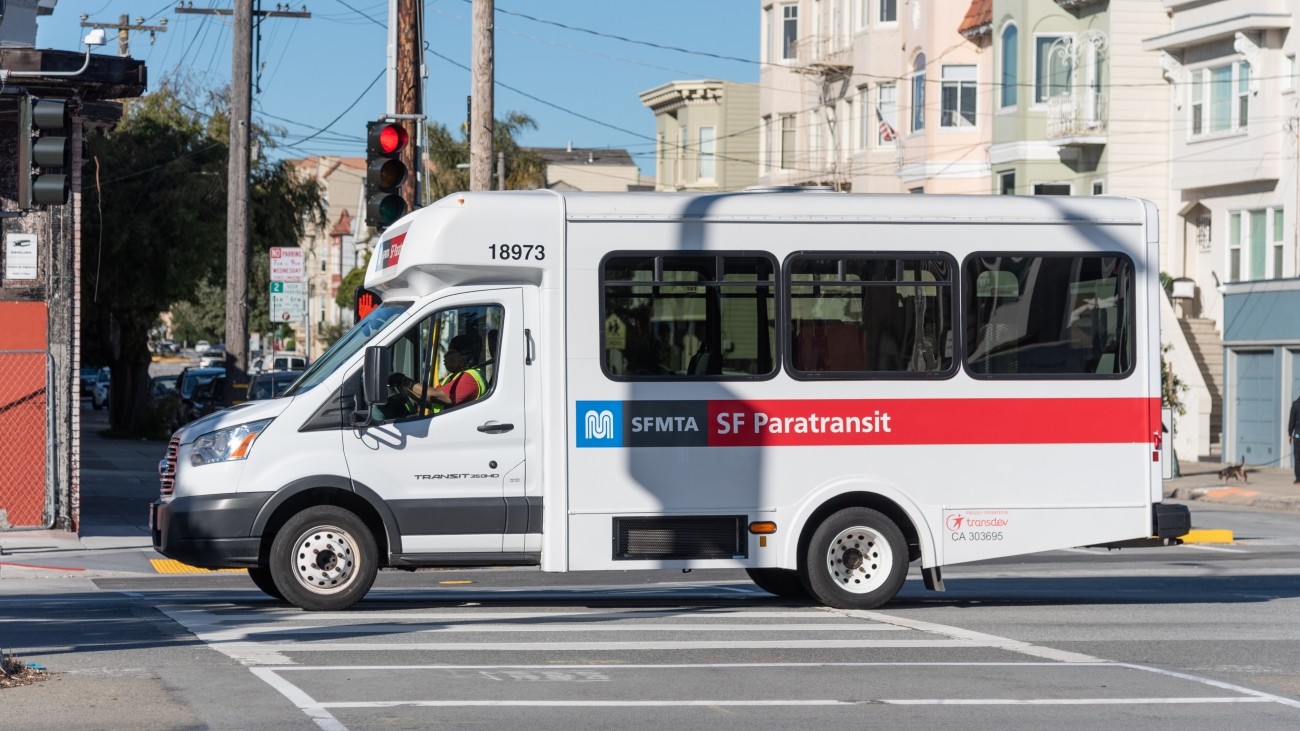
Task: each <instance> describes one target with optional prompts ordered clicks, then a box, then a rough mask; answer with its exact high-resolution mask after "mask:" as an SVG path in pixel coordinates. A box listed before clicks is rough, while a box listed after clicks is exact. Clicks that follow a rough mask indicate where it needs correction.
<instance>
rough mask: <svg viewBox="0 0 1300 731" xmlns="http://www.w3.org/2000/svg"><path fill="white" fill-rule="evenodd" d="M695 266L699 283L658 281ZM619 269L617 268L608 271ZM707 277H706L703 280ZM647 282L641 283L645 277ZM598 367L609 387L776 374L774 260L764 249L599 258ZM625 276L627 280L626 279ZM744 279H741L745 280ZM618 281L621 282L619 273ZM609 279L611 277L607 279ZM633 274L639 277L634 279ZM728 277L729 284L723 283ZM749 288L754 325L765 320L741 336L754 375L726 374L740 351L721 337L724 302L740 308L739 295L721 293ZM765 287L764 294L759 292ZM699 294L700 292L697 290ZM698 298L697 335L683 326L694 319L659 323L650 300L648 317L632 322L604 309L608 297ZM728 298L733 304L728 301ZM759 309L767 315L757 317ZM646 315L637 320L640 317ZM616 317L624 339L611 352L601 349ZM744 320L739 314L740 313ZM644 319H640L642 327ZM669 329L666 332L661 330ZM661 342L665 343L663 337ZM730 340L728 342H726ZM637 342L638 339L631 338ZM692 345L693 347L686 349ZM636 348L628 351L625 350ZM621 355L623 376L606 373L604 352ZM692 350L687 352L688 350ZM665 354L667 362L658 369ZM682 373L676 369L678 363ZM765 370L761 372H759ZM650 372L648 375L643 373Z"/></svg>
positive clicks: (641, 253) (608, 356) (750, 378)
mask: <svg viewBox="0 0 1300 731" xmlns="http://www.w3.org/2000/svg"><path fill="white" fill-rule="evenodd" d="M692 259H696V260H699V264H698V265H694V266H695V267H696V268H695V271H697V272H699V273H700V274H701V276H700V278H698V279H694V280H691V279H670V278H666V277H665V275H664V272H665V271H669V272H678V273H682V272H689V271H691V269H690V268H689V266H688V262H690V261H691V260H692ZM615 267H618V268H619V269H618V270H615ZM710 270H711V276H705V275H708V274H710ZM647 272H648V273H649V275H650V276H649V277H648V278H645V273H647ZM599 273H600V284H599V287H600V322H601V335H600V358H599V360H600V367H601V370H602V371H603V372H604V374H605V376H606V377H608V378H609V379H611V380H614V381H637V382H645V381H659V382H665V381H666V382H674V383H676V382H685V381H765V380H769V379H772V378H775V377H776V375H777V373H779V372H780V364H781V353H780V346H779V340H780V338H779V337H778V336H777V332H778V323H779V322H780V319H781V315H780V312H779V311H778V310H779V308H780V297H779V296H778V290H779V286H778V283H779V274H780V265H779V264H778V262H777V260H776V257H774V256H773V255H772V254H770V253H768V252H765V251H728V252H698V251H696V252H691V251H663V250H651V251H646V250H642V251H629V250H620V251H613V252H610V253H609V254H606V255H605V256H604V257H603V258H602V259H601V261H600V270H599ZM629 273H631V276H629ZM747 273H748V274H751V276H749V277H744V276H743V275H745V274H747ZM620 274H621V275H622V276H621V277H620V276H619V275H620ZM611 275H612V276H611ZM636 276H642V277H643V278H641V279H637V278H635V277H636ZM728 277H733V278H730V279H729V278H728ZM745 288H751V289H753V290H754V291H753V292H752V294H753V301H754V308H755V315H754V322H755V325H757V324H758V323H759V321H760V320H761V319H764V318H763V316H764V314H765V315H766V318H765V319H766V322H767V327H755V329H754V331H753V332H752V333H747V334H746V335H747V337H746V339H745V340H746V342H748V341H749V336H752V344H753V349H754V357H753V358H752V359H749V360H751V361H752V362H753V367H754V369H755V372H749V373H746V372H737V371H736V370H734V369H733V370H730V371H728V361H731V364H732V366H735V365H736V361H737V360H738V358H737V357H736V356H734V355H732V357H731V358H728V354H729V353H731V354H734V353H735V352H736V349H737V347H738V345H739V347H742V348H743V347H744V345H745V343H744V342H739V343H738V338H736V337H735V335H737V334H738V333H737V332H735V331H733V332H731V333H727V332H724V330H725V329H726V328H727V322H728V319H729V318H730V317H731V315H728V314H727V312H726V311H725V308H726V305H727V304H728V303H729V302H733V301H734V302H740V301H743V298H744V296H745V294H746V293H743V292H736V293H734V294H733V293H729V292H728V291H727V290H739V289H745ZM763 288H766V289H767V291H766V293H765V294H763V293H761V290H762V289H763ZM611 289H613V290H627V292H626V293H623V294H621V295H617V294H612V293H611ZM701 290H702V291H701ZM700 295H703V296H704V302H703V304H704V319H703V320H700V321H699V322H702V332H700V333H695V332H692V331H693V330H694V326H689V325H685V324H683V323H689V322H695V321H696V320H694V319H681V320H671V321H669V320H665V319H664V318H658V319H657V318H656V317H655V316H654V315H655V312H654V309H655V305H654V304H653V302H651V303H650V305H649V307H650V310H649V312H648V313H641V314H638V315H637V316H636V317H633V316H632V315H630V314H629V312H628V310H627V309H618V308H614V307H611V297H612V296H621V297H622V298H625V299H632V298H646V299H653V300H656V301H657V300H682V299H690V298H694V297H699V296H700ZM733 298H735V299H733ZM764 310H766V312H764ZM643 314H644V315H646V316H644V317H643V316H642V315H643ZM611 315H617V316H618V318H619V319H618V322H621V323H622V326H621V327H622V328H623V333H622V336H621V337H623V338H625V340H624V347H623V348H610V347H609V346H608V345H607V343H608V342H609V341H610V338H611V337H612V336H613V334H611V333H610V332H608V323H610V322H611V321H610V316H611ZM740 317H742V318H743V314H741V315H740ZM643 320H644V321H643ZM665 325H668V332H667V333H663V332H661V331H662V330H663V328H664V326H665ZM665 334H666V335H667V339H666V340H665V339H664V337H663V336H664V335H665ZM728 334H731V335H732V336H733V337H730V338H729V337H726V336H727V335H728ZM634 337H638V338H639V340H638V341H633V340H632V338H634ZM695 341H698V345H696V346H695V347H694V348H692V347H691V343H693V342H695ZM633 342H635V347H628V345H629V344H630V343H633ZM728 343H730V345H731V349H730V350H728V349H727V347H726V346H727V344H728ZM611 349H613V350H623V351H627V352H625V353H622V354H620V357H622V358H625V362H624V363H623V364H622V367H623V368H624V369H626V370H625V371H624V372H616V371H615V370H613V369H612V368H611V364H610V359H611V357H612V356H611V354H610V350H611ZM692 350H693V351H694V352H691V351H692ZM664 355H666V356H667V365H665V359H664V357H663V356H664ZM679 361H680V365H682V366H683V367H682V368H681V370H680V371H679V370H677V369H676V368H675V366H676V365H678V364H679ZM764 367H765V368H764ZM651 368H654V370H650V369H651Z"/></svg>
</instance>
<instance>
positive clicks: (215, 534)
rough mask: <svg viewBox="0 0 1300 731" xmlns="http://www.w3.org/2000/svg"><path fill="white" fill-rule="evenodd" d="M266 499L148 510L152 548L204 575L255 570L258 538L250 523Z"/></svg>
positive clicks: (192, 502)
mask: <svg viewBox="0 0 1300 731" xmlns="http://www.w3.org/2000/svg"><path fill="white" fill-rule="evenodd" d="M270 498H271V493H254V494H251V495H240V494H228V495H200V496H195V497H181V498H175V499H173V500H171V501H167V502H164V501H161V500H159V501H157V502H154V503H151V504H150V505H149V532H150V534H151V536H152V541H153V548H154V550H155V551H157V552H158V553H161V554H162V555H164V556H166V557H167V558H172V559H176V560H177V561H180V562H181V563H185V564H189V565H190V566H196V567H198V568H205V569H225V568H242V567H249V566H256V565H257V558H258V553H259V550H260V547H261V543H262V538H261V536H260V535H254V534H253V523H254V521H255V520H256V519H257V515H258V513H259V512H261V510H262V506H263V505H265V504H266V501H267V500H269V499H270Z"/></svg>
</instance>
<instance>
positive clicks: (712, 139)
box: [695, 124, 718, 183]
mask: <svg viewBox="0 0 1300 731" xmlns="http://www.w3.org/2000/svg"><path fill="white" fill-rule="evenodd" d="M717 129H718V128H717V127H714V126H713V125H711V124H705V125H700V126H699V127H696V128H695V139H697V140H699V150H700V154H699V160H698V161H697V162H696V164H695V179H696V180H697V181H699V182H701V183H712V182H713V181H714V180H716V179H717V175H718V171H717V167H718V156H717V148H718V134H717ZM705 130H708V134H707V135H706V134H705ZM706 138H707V139H706ZM706 167H707V168H708V169H707V170H706V169H705V168H706Z"/></svg>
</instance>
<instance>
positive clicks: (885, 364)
mask: <svg viewBox="0 0 1300 731" xmlns="http://www.w3.org/2000/svg"><path fill="white" fill-rule="evenodd" d="M953 269H954V266H953V264H952V262H951V261H948V260H945V259H941V258H929V257H925V256H922V255H904V256H901V257H900V256H893V255H870V256H843V255H839V254H825V255H821V254H813V255H807V256H801V257H798V258H795V259H794V260H792V261H791V262H790V265H789V281H790V287H789V295H788V296H789V303H790V308H789V312H790V322H789V337H790V341H789V342H790V362H791V365H792V367H793V369H794V371H795V372H796V373H797V374H799V375H801V376H812V377H860V376H864V375H867V374H890V376H891V377H897V376H900V375H904V374H912V375H919V374H935V375H942V374H945V373H950V372H951V371H952V370H953V367H954V359H953V353H952V345H951V343H952V322H953V311H952V310H953V301H952V299H953V298H952V279H953Z"/></svg>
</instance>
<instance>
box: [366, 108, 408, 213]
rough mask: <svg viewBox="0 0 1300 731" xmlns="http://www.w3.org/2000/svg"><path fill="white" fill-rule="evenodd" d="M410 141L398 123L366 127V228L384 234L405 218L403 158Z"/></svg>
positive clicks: (368, 125)
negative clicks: (402, 190)
mask: <svg viewBox="0 0 1300 731" xmlns="http://www.w3.org/2000/svg"><path fill="white" fill-rule="evenodd" d="M409 141H410V137H409V136H408V135H407V133H406V128H405V127H403V126H402V125H401V124H399V123H397V122H368V123H367V124H366V225H367V226H374V227H375V228H377V229H379V230H381V231H382V230H383V229H385V228H387V227H388V226H391V225H392V224H393V222H394V221H396V220H397V219H399V218H401V217H402V216H404V215H405V214H406V209H407V202H406V200H405V199H403V198H402V192H401V187H402V181H403V180H406V174H407V171H406V163H404V162H402V154H403V153H404V152H405V150H406V145H407V143H408V142H409Z"/></svg>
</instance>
